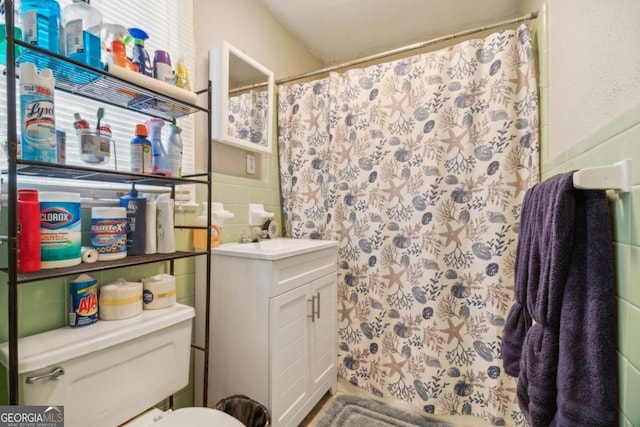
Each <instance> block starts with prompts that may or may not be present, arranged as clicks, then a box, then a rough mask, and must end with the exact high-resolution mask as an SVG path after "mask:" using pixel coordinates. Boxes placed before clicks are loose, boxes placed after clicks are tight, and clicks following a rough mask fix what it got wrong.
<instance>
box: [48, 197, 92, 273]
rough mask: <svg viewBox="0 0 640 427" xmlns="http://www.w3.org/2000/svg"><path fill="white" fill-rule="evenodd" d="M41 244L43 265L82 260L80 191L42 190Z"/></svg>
mask: <svg viewBox="0 0 640 427" xmlns="http://www.w3.org/2000/svg"><path fill="white" fill-rule="evenodd" d="M40 246H41V251H40V253H41V257H42V268H43V269H44V268H60V267H70V266H72V265H78V264H80V262H81V261H82V254H81V251H82V242H81V228H80V194H77V193H63V192H41V193H40Z"/></svg>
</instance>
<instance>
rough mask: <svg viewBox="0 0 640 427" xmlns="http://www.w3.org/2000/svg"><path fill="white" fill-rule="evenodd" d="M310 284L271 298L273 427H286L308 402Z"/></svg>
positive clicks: (271, 396)
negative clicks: (284, 426) (283, 426)
mask: <svg viewBox="0 0 640 427" xmlns="http://www.w3.org/2000/svg"><path fill="white" fill-rule="evenodd" d="M309 289H310V287H309V285H304V286H300V287H298V288H295V289H292V290H291V291H289V292H286V293H284V294H282V295H278V296H277V297H274V298H271V300H270V304H269V311H270V317H271V319H270V335H271V351H270V357H271V362H270V365H271V373H270V378H271V390H270V399H271V405H270V406H271V418H272V421H273V425H274V426H282V425H287V424H288V423H289V422H290V421H291V419H292V417H294V416H295V415H296V414H297V413H298V411H299V410H300V409H301V407H302V406H304V404H305V402H306V401H307V400H308V398H309V397H308V390H309V332H308V328H309V326H308V324H309V322H310V318H309V317H307V316H309V315H310V313H311V311H310V310H311V303H310V302H309V301H308V300H310V299H311V297H310V291H309Z"/></svg>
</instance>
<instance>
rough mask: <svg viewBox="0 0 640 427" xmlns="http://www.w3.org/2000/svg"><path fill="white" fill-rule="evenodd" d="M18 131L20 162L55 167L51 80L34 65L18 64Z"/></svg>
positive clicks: (52, 87)
mask: <svg viewBox="0 0 640 427" xmlns="http://www.w3.org/2000/svg"><path fill="white" fill-rule="evenodd" d="M19 86H20V131H21V135H22V154H21V155H22V158H23V159H24V160H35V161H38V162H47V163H56V160H57V157H58V153H57V144H56V119H55V111H54V89H55V79H54V78H53V72H52V71H51V70H50V69H48V68H43V69H42V71H41V72H40V74H38V70H37V68H36V66H35V64H32V63H30V62H23V63H21V64H20V83H19Z"/></svg>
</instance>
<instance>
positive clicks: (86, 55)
mask: <svg viewBox="0 0 640 427" xmlns="http://www.w3.org/2000/svg"><path fill="white" fill-rule="evenodd" d="M61 16H62V27H63V28H64V48H65V54H66V55H67V56H68V57H69V58H72V59H75V60H76V61H80V62H84V63H85V64H88V65H91V66H93V67H96V68H100V67H101V63H100V55H101V46H100V30H101V29H102V13H100V11H99V10H98V9H96V8H95V7H93V6H91V4H90V3H89V0H73V3H72V4H70V5H67V6H65V7H64V8H63V9H62V13H61Z"/></svg>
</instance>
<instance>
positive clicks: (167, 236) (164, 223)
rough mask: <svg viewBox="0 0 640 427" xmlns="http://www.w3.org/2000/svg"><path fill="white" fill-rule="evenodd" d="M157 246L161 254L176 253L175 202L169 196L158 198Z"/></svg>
mask: <svg viewBox="0 0 640 427" xmlns="http://www.w3.org/2000/svg"><path fill="white" fill-rule="evenodd" d="M157 209H158V210H157V214H158V215H157V223H156V233H157V236H156V237H157V244H158V253H159V254H170V253H173V252H175V251H176V240H175V235H174V230H173V211H174V201H173V199H172V198H171V197H170V195H169V194H161V195H160V196H158V208H157Z"/></svg>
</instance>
